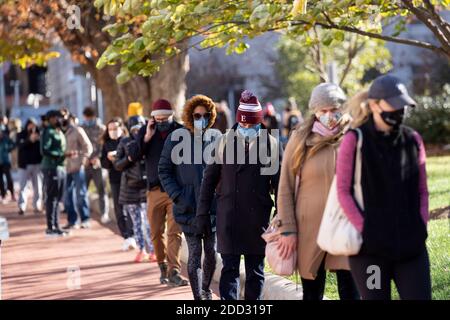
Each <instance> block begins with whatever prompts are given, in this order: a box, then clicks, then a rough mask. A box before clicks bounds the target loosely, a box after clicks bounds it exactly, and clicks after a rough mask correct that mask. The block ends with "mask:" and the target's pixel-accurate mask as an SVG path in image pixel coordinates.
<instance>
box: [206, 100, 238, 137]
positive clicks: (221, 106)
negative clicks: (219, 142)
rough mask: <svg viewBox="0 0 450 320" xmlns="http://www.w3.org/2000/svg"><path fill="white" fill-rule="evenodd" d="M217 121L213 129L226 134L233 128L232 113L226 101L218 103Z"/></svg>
mask: <svg viewBox="0 0 450 320" xmlns="http://www.w3.org/2000/svg"><path fill="white" fill-rule="evenodd" d="M215 104H216V112H217V116H216V121H215V122H214V124H213V125H212V127H211V128H213V129H217V130H219V131H220V132H221V133H225V132H226V131H227V130H228V129H230V128H231V126H232V124H233V120H232V118H231V111H230V108H228V104H227V103H226V101H224V100H223V101H221V102H216V103H215Z"/></svg>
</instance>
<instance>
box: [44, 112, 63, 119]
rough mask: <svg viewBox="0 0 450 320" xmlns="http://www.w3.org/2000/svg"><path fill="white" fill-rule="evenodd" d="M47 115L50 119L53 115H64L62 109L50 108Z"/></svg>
mask: <svg viewBox="0 0 450 320" xmlns="http://www.w3.org/2000/svg"><path fill="white" fill-rule="evenodd" d="M45 117H46V118H47V119H50V118H53V117H60V118H62V117H63V115H62V113H61V111H59V110H50V111H49V112H47V114H46V115H45Z"/></svg>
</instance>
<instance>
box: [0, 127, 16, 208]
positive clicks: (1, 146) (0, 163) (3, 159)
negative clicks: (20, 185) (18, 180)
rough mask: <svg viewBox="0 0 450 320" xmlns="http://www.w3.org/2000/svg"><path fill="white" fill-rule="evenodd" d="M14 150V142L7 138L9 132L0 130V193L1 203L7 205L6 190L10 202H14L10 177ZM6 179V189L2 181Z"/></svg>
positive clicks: (14, 197)
mask: <svg viewBox="0 0 450 320" xmlns="http://www.w3.org/2000/svg"><path fill="white" fill-rule="evenodd" d="M14 148H15V144H14V141H13V140H12V139H11V138H10V137H9V130H7V129H5V128H4V127H3V128H0V193H1V196H2V203H3V204H6V203H7V198H6V195H7V190H8V191H9V192H10V195H11V200H12V201H16V196H15V194H14V185H13V180H12V176H11V155H10V153H11V151H12V150H13V149H14ZM3 176H5V178H6V187H5V182H4V180H3Z"/></svg>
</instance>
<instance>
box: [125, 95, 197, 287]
mask: <svg viewBox="0 0 450 320" xmlns="http://www.w3.org/2000/svg"><path fill="white" fill-rule="evenodd" d="M173 114H174V112H173V110H172V106H171V104H170V102H169V101H167V100H165V99H159V100H157V101H155V102H154V103H153V106H152V112H151V118H150V120H148V121H147V123H146V125H145V126H143V127H142V128H141V129H140V130H139V133H138V137H137V141H138V148H137V150H135V151H134V152H133V151H130V156H131V158H132V160H133V161H135V160H140V159H142V158H144V159H145V167H146V171H147V214H148V221H149V222H150V228H151V230H150V231H151V234H152V242H153V246H154V248H155V254H156V258H157V261H158V264H159V267H160V270H161V277H160V281H161V283H167V284H169V285H172V286H185V285H188V284H189V283H188V281H187V280H186V279H183V278H182V277H181V275H180V270H181V262H180V250H181V228H180V227H179V225H178V224H177V223H176V222H175V220H174V217H173V212H172V200H171V199H170V197H169V195H168V194H167V193H166V192H165V191H164V188H163V187H162V185H161V182H160V181H159V178H158V163H159V158H160V157H161V152H162V150H163V147H164V142H165V141H166V138H167V136H168V135H169V134H170V133H171V132H172V131H174V130H176V129H178V128H181V127H182V125H181V124H179V123H178V122H176V121H174V120H173ZM166 221H167V228H168V230H167V236H168V241H167V248H166V244H165V243H166V241H165V240H166V239H165V228H166ZM166 260H167V261H166Z"/></svg>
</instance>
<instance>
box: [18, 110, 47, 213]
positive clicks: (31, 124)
mask: <svg viewBox="0 0 450 320" xmlns="http://www.w3.org/2000/svg"><path fill="white" fill-rule="evenodd" d="M16 143H17V149H18V152H17V165H18V167H19V186H20V192H19V201H18V205H19V215H23V214H25V211H26V208H27V192H26V191H27V188H26V187H27V183H28V181H31V186H32V191H33V209H34V212H35V213H40V212H42V199H43V198H42V171H41V161H42V156H41V151H40V148H41V146H40V143H41V142H40V134H39V128H38V126H37V122H36V120H35V119H33V118H29V119H28V120H27V122H26V123H25V128H24V130H22V131H21V132H19V133H18V134H17V142H16Z"/></svg>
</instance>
